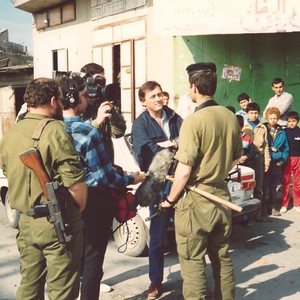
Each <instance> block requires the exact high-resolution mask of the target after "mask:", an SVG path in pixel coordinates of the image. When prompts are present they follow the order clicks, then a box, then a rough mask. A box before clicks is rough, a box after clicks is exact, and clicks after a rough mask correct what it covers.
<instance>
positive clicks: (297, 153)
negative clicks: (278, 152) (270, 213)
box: [280, 111, 300, 213]
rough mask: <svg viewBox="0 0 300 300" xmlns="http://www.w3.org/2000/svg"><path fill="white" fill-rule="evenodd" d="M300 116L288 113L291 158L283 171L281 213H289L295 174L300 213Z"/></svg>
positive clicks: (294, 199)
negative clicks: (299, 124)
mask: <svg viewBox="0 0 300 300" xmlns="http://www.w3.org/2000/svg"><path fill="white" fill-rule="evenodd" d="M298 122H299V114H298V113H297V112H295V111H290V112H288V113H287V126H288V128H287V129H286V135H287V139H288V143H289V147H290V151H289V154H290V156H289V157H288V159H287V162H286V164H285V165H284V166H283V169H282V198H281V209H280V212H281V213H285V212H287V208H288V205H289V193H290V180H291V175H292V174H293V177H294V179H293V181H294V184H293V203H294V208H295V210H296V211H297V212H299V213H300V128H299V127H298V126H297V124H298Z"/></svg>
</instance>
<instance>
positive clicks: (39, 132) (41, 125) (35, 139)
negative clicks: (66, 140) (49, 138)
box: [27, 118, 54, 195]
mask: <svg viewBox="0 0 300 300" xmlns="http://www.w3.org/2000/svg"><path fill="white" fill-rule="evenodd" d="M52 121H54V119H50V118H45V119H42V120H41V121H40V122H39V124H38V126H37V127H36V129H35V131H34V133H33V135H32V139H33V148H34V149H38V146H39V141H40V138H41V135H42V132H43V130H44V128H45V127H46V125H47V124H48V123H50V122H52ZM27 173H28V176H27V192H28V195H31V189H30V184H31V172H30V170H29V169H28V170H27Z"/></svg>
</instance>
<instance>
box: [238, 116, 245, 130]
mask: <svg viewBox="0 0 300 300" xmlns="http://www.w3.org/2000/svg"><path fill="white" fill-rule="evenodd" d="M236 118H237V119H238V121H239V125H240V128H241V129H242V128H243V127H244V117H243V116H241V115H236Z"/></svg>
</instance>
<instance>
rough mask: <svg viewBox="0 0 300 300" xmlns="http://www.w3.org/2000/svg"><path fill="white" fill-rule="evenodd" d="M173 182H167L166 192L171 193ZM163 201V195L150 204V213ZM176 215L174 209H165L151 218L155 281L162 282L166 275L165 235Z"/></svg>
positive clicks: (151, 273) (151, 271) (151, 272)
mask: <svg viewBox="0 0 300 300" xmlns="http://www.w3.org/2000/svg"><path fill="white" fill-rule="evenodd" d="M170 187H171V184H169V183H168V184H167V186H166V189H165V191H164V193H165V194H166V195H168V194H169V190H170ZM160 201H161V195H160V196H159V197H157V199H156V201H155V202H154V203H153V204H152V205H150V207H149V210H150V215H153V214H154V213H155V212H156V210H155V208H154V206H155V205H158V204H159V202H160ZM173 216H174V209H173V208H171V209H168V210H165V211H163V212H162V213H161V214H160V215H158V216H156V217H154V218H152V219H151V224H150V242H149V278H150V281H151V282H153V283H161V282H162V281H163V275H164V250H165V236H166V233H167V229H168V226H169V223H170V219H171V218H172V217H173Z"/></svg>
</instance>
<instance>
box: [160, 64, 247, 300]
mask: <svg viewBox="0 0 300 300" xmlns="http://www.w3.org/2000/svg"><path fill="white" fill-rule="evenodd" d="M187 72H188V74H189V82H190V95H191V98H192V100H193V102H195V103H197V108H196V111H195V112H194V113H193V114H191V115H190V116H188V117H187V118H186V119H185V120H184V122H183V124H182V127H181V130H180V133H179V141H178V144H179V150H178V152H177V153H176V155H175V158H176V159H177V160H178V166H177V168H176V172H175V180H174V183H173V185H172V189H171V191H170V194H169V196H168V197H167V199H166V200H165V201H164V202H163V203H162V204H161V205H162V206H163V207H172V206H174V205H175V202H177V200H178V198H179V201H178V203H177V204H176V205H175V229H176V230H175V232H176V243H177V251H178V255H179V260H180V265H181V274H182V277H183V295H184V298H185V299H186V300H188V299H190V300H191V299H206V298H207V285H206V277H205V268H206V263H205V254H208V256H209V258H210V261H211V265H212V269H213V275H214V279H215V291H214V299H226V300H230V299H234V276H233V266H232V262H231V260H230V257H229V252H228V250H229V249H228V248H229V247H228V240H229V235H230V231H231V211H230V209H229V208H227V207H225V206H222V205H221V204H218V203H214V202H211V201H209V200H208V199H207V198H205V197H203V196H201V195H199V194H197V193H195V192H193V191H188V192H186V193H185V195H184V196H182V197H180V194H181V192H182V190H183V189H184V187H185V185H186V184H187V183H188V184H189V185H191V186H195V187H197V188H199V189H202V190H204V191H206V192H209V193H212V194H214V195H217V196H219V197H221V198H223V199H227V200H228V201H230V194H229V191H228V188H227V185H226V183H225V178H226V177H227V174H228V172H229V171H230V170H231V169H232V168H233V166H234V165H235V164H237V163H238V160H239V158H240V157H241V155H242V150H243V148H242V142H241V138H240V129H239V125H238V122H237V119H236V117H235V115H234V114H232V113H231V112H230V111H229V110H228V109H226V108H225V107H223V106H219V105H218V104H217V103H216V102H215V101H214V100H213V95H214V93H215V90H216V84H217V75H216V66H215V64H213V63H197V64H193V65H190V66H188V67H187Z"/></svg>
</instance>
